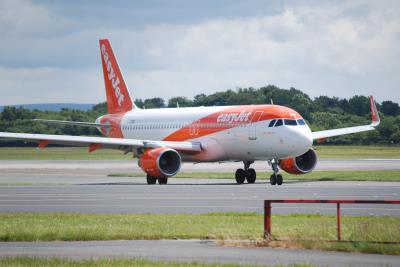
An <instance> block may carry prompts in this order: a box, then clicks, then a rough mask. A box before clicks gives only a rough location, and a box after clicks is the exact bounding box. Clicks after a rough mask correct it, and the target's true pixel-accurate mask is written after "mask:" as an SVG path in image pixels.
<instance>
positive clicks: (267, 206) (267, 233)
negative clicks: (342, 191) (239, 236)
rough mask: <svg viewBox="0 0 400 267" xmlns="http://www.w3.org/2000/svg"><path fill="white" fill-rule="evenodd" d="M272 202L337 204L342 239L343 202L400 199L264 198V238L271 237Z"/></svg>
mask: <svg viewBox="0 0 400 267" xmlns="http://www.w3.org/2000/svg"><path fill="white" fill-rule="evenodd" d="M272 203H303V204H311V203H314V204H315V203H325V204H336V218H337V240H338V241H341V239H342V237H341V218H340V217H341V211H340V207H341V204H400V200H321V199H286V200H283V199H274V200H264V238H265V239H271V237H272V236H271V228H272V225H271V224H272V218H271V216H272Z"/></svg>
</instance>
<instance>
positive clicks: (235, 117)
mask: <svg viewBox="0 0 400 267" xmlns="http://www.w3.org/2000/svg"><path fill="white" fill-rule="evenodd" d="M250 115H251V112H246V111H244V110H243V111H242V112H240V113H222V114H220V115H219V116H218V117H217V122H227V123H234V122H246V121H249V117H250Z"/></svg>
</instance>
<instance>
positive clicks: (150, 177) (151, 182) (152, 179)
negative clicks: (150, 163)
mask: <svg viewBox="0 0 400 267" xmlns="http://www.w3.org/2000/svg"><path fill="white" fill-rule="evenodd" d="M146 179H147V184H155V183H156V182H157V178H155V177H153V176H150V175H148V174H147V176H146Z"/></svg>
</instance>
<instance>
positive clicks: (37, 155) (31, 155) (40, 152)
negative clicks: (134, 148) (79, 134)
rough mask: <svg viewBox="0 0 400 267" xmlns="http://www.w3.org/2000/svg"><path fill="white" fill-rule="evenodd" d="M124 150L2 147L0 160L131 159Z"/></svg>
mask: <svg viewBox="0 0 400 267" xmlns="http://www.w3.org/2000/svg"><path fill="white" fill-rule="evenodd" d="M131 159H132V155H124V153H123V152H122V151H119V150H113V149H99V150H96V151H94V152H92V153H88V149H87V148H83V147H48V148H45V149H37V148H34V147H1V148H0V160H131Z"/></svg>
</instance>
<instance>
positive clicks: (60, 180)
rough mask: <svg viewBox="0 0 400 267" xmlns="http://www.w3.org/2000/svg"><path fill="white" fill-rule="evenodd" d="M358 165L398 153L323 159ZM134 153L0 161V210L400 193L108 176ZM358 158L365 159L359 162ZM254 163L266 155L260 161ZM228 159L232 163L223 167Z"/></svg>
mask: <svg viewBox="0 0 400 267" xmlns="http://www.w3.org/2000/svg"><path fill="white" fill-rule="evenodd" d="M344 163H346V164H351V163H354V165H355V166H359V165H360V164H361V165H365V166H364V167H365V169H366V168H367V166H375V165H379V164H380V163H382V164H381V165H380V166H381V168H382V169H395V168H399V166H400V164H399V163H400V160H384V161H382V160H375V161H371V160H367V161H366V160H362V161H361V160H353V161H338V160H325V161H320V165H319V168H320V169H324V168H326V169H329V168H332V167H336V168H337V169H343V168H345V167H343V166H342V165H343V164H344ZM134 164H136V163H134V162H130V161H100V162H99V161H1V163H0V212H11V211H71V212H92V213H207V212H230V211H238V212H259V213H261V212H262V211H263V200H264V199H288V198H291V199H296V198H297V199H304V198H313V199H372V200H378V199H386V200H393V199H400V183H392V182H390V183H382V182H301V181H298V182H287V183H284V184H283V185H282V186H271V185H269V184H267V183H266V182H265V181H264V182H256V184H253V185H249V184H243V185H237V184H236V183H235V181H234V179H233V178H232V179H228V180H225V179H176V178H170V179H169V183H168V185H164V186H160V185H147V184H146V182H145V179H144V178H143V177H141V178H140V177H139V178H132V177H108V176H107V174H109V173H118V172H128V173H129V172H137V171H139V170H138V167H137V166H134ZM357 164H359V165H357ZM254 165H255V167H256V169H258V170H259V169H260V168H263V167H264V166H263V165H265V162H256V163H255V164H254ZM227 166H228V167H229V170H226V169H225V168H227ZM240 166H241V164H240V163H226V164H218V163H206V164H185V165H184V166H183V168H182V171H210V170H212V171H215V170H217V171H221V170H222V171H232V177H233V171H234V170H235V169H236V168H237V167H240ZM273 212H274V213H280V214H288V213H299V212H301V213H321V214H334V213H335V206H334V205H332V204H307V205H304V204H303V205H301V204H274V205H273ZM342 212H343V214H351V215H393V216H400V207H398V205H350V204H349V205H344V206H343V207H342Z"/></svg>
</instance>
